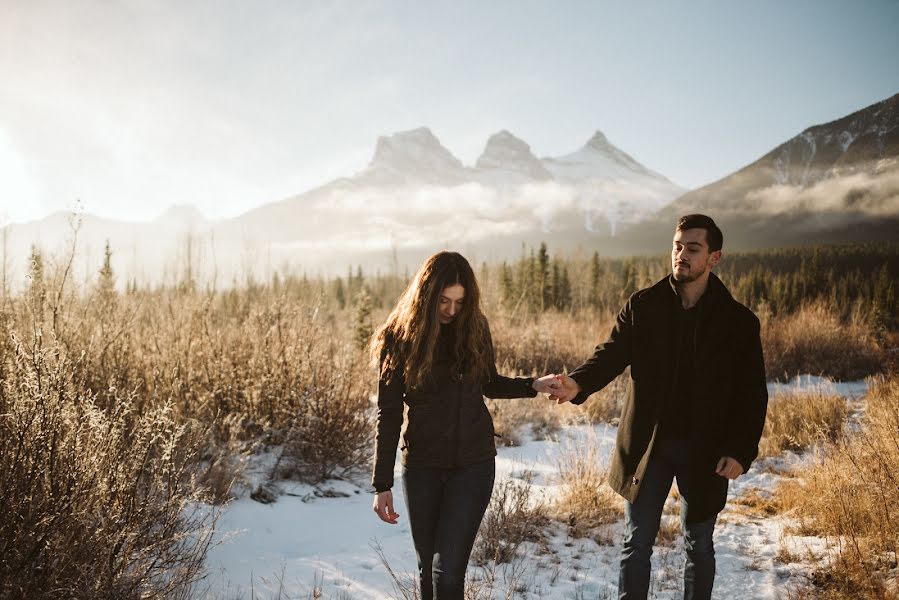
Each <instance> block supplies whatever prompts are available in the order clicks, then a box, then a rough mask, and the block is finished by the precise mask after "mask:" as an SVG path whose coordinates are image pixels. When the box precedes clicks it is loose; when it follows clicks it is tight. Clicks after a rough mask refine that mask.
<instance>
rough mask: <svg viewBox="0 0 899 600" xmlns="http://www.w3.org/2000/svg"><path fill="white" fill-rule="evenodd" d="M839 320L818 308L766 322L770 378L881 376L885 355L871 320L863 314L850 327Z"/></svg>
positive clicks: (833, 310)
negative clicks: (798, 375) (810, 375)
mask: <svg viewBox="0 0 899 600" xmlns="http://www.w3.org/2000/svg"><path fill="white" fill-rule="evenodd" d="M839 315H840V311H839V310H837V309H836V308H834V307H830V306H828V305H827V304H826V303H824V302H815V303H813V304H807V305H803V306H802V307H801V308H800V309H799V310H798V311H797V312H796V313H794V314H792V315H787V316H783V317H778V318H770V319H763V327H762V343H763V346H764V354H765V366H766V369H767V371H768V376H769V377H775V378H782V379H789V378H790V377H792V376H794V375H797V374H804V373H811V374H815V375H818V374H820V375H826V376H828V377H832V378H834V379H838V380H846V379H861V378H863V377H866V376H868V375H872V374H875V373H880V372H882V370H883V365H884V362H885V352H884V350H883V348H882V347H881V345H880V343H879V341H878V336H877V334H876V330H875V327H874V326H872V325H871V319H870V318H869V316H868V315H867V314H866V313H865V312H864V311H863V310H861V309H860V308H859V309H857V310H855V311H854V312H853V313H852V316H850V317H849V319H848V320H847V322H844V321H843V320H842V319H841V318H840V316H839Z"/></svg>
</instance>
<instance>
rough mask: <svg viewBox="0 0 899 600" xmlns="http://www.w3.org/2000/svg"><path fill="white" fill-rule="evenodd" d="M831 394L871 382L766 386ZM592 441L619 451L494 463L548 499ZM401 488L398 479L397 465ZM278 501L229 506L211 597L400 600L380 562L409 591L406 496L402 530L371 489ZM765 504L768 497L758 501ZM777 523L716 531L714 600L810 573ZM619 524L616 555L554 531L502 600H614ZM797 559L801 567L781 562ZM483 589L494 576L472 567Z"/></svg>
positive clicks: (764, 471)
mask: <svg viewBox="0 0 899 600" xmlns="http://www.w3.org/2000/svg"><path fill="white" fill-rule="evenodd" d="M815 386H817V387H824V388H825V389H827V390H828V391H831V392H833V393H837V394H840V395H843V396H846V397H847V398H857V397H859V396H861V395H863V394H864V392H865V390H866V384H865V382H863V381H862V382H848V383H839V384H836V383H832V382H829V381H827V380H824V379H821V378H816V377H808V376H804V377H802V378H797V379H796V380H794V381H791V382H789V383H786V384H770V385H769V392H771V393H772V394H773V393H774V392H777V391H782V390H797V389H798V390H802V389H808V388H809V387H815ZM585 440H588V441H590V442H595V443H596V445H597V446H598V447H599V448H600V449H601V452H602V454H603V457H604V459H605V458H607V456H608V452H609V450H610V448H611V447H612V445H613V444H614V440H615V427H612V426H609V425H596V426H586V425H584V426H571V427H567V428H565V429H564V430H563V431H562V432H561V433H560V435H559V436H558V439H557V440H552V441H546V440H543V441H527V442H525V443H524V444H523V445H522V446H520V447H515V448H501V449H500V450H499V456H498V457H497V483H498V484H499V483H500V482H502V481H503V480H505V479H508V478H513V479H521V478H524V477H526V475H527V474H529V475H530V476H531V477H532V478H533V483H532V493H533V494H534V495H535V496H536V497H537V498H541V497H543V498H546V499H547V500H551V499H552V498H553V497H554V495H555V494H557V493H558V490H559V484H558V482H557V480H556V474H557V467H556V464H557V461H556V457H557V456H558V453H559V452H560V451H562V450H563V449H564V447H565V446H566V444H571V443H575V444H578V443H584V441H585ZM801 460H803V459H802V457H797V456H795V455H789V454H788V455H785V456H781V457H777V458H774V459H766V460H762V461H759V462H757V463H756V464H755V465H754V467H753V468H752V469H751V470H750V472H749V473H748V474H747V475H745V476H743V477H741V478H740V479H739V480H737V481H736V482H735V483H734V484H732V485H731V487H730V497H731V498H733V497H735V496H739V495H741V494H743V493H745V492H747V491H749V490H752V489H753V488H758V489H760V490H769V489H772V486H773V484H774V483H775V482H776V480H777V479H778V478H779V477H780V475H778V474H777V471H778V470H782V469H783V467H784V466H789V465H790V464H791V463H794V462H796V461H801ZM267 466H268V465H267V464H266V461H265V460H262V461H258V462H257V463H256V469H257V471H256V472H250V473H248V476H249V478H250V480H253V479H256V480H260V479H261V478H262V477H263V475H264V472H265V470H266V468H267ZM396 477H397V481H399V477H400V469H399V461H397V472H396ZM279 488H280V491H281V495H280V496H279V497H278V498H277V501H276V502H274V503H271V504H261V503H259V502H256V501H254V500H252V499H250V498H249V497H248V496H247V495H244V496H243V497H241V498H239V499H237V500H234V501H233V502H231V503H230V504H229V505H228V506H227V507H226V508H225V509H224V510H223V511H222V513H221V515H220V518H219V521H218V527H217V528H218V530H219V531H220V532H221V533H220V534H219V536H218V543H217V544H216V546H215V547H214V548H212V550H211V551H210V553H209V557H208V560H207V566H208V569H209V577H208V578H207V579H206V580H205V581H204V582H203V583H202V586H201V587H205V592H204V594H203V596H204V597H206V598H225V599H235V600H236V599H238V598H251V597H252V598H262V599H268V598H318V597H322V598H340V599H343V600H348V599H351V598H353V599H355V598H359V599H381V598H397V597H402V595H401V594H400V592H399V591H397V589H396V588H395V584H394V582H393V579H392V578H391V576H390V575H389V574H388V570H387V568H386V567H385V565H384V564H383V563H382V559H381V557H380V556H379V552H378V551H377V550H376V548H379V549H380V552H381V553H382V554H383V557H384V559H385V560H386V561H387V562H388V563H389V566H390V568H391V569H392V570H393V571H394V572H395V573H397V574H398V576H399V577H400V578H401V579H402V580H404V581H407V582H409V581H411V580H412V577H413V573H414V571H415V554H414V551H413V549H412V539H411V535H410V533H409V524H408V521H407V519H406V518H405V514H404V513H405V509H404V505H403V498H402V486H397V487H396V488H395V489H394V500H395V502H396V505H397V512H399V513H400V514H401V516H400V519H399V523H398V524H397V525H388V524H386V523H383V522H381V521H380V520H379V519H378V518H377V517H376V516H375V514H374V513H373V512H372V509H371V503H372V495H371V493H369V491H368V487H367V485H366V482H365V481H361V480H360V481H358V482H355V483H351V482H346V481H333V482H329V483H328V484H325V485H321V486H318V487H316V488H313V487H311V486H308V485H303V484H299V483H295V482H282V483H280V484H279ZM762 493H764V492H762ZM786 524H787V523H786V522H785V520H784V519H783V518H781V517H770V518H759V517H756V516H747V515H746V514H744V513H743V512H741V510H740V507H739V506H736V505H735V504H734V503H733V502H729V503H728V508H726V509H725V511H724V512H722V514H721V516H720V517H719V521H718V526H717V527H716V530H715V548H716V555H717V559H718V560H717V576H716V580H715V593H714V597H715V598H721V599H730V598H753V599H772V600H773V599H774V598H777V597H778V590H779V589H781V590H782V588H783V586H784V585H785V584H787V583H788V582H790V580H791V579H793V578H795V577H798V576H801V575H802V574H804V573H807V572H808V571H809V570H810V569H811V567H812V566H813V564H812V561H813V560H814V556H819V557H820V556H822V554H823V552H822V550H823V549H824V544H823V541H822V540H819V539H815V538H797V537H793V536H787V535H785V534H784V527H785V525H786ZM621 531H622V523H621V522H619V523H617V524H614V525H612V526H611V527H610V530H609V534H610V538H611V539H612V545H599V544H598V543H597V542H596V541H594V540H593V539H590V538H583V539H576V538H569V537H568V535H567V530H566V528H565V527H564V526H562V525H558V526H555V527H554V528H553V529H552V536H551V538H550V540H549V545H550V547H551V552H549V553H537V552H534V553H530V552H529V553H527V555H526V556H525V557H524V558H523V559H522V560H521V561H518V562H517V563H516V564H515V567H514V568H515V572H514V573H512V572H510V571H509V567H505V568H504V569H503V568H500V569H497V570H496V571H495V572H494V573H493V574H492V575H494V576H495V580H494V585H493V589H494V590H495V597H498V598H504V597H507V590H508V588H509V587H510V586H514V589H515V590H516V592H515V593H514V597H516V598H573V599H582V598H583V599H586V598H613V597H615V591H616V586H617V568H618V567H617V561H618V547H617V544H618V543H619V541H620V534H621ZM787 554H792V555H793V556H796V557H800V560H798V561H797V562H791V561H789V560H785V559H784V556H785V555H787ZM682 565H683V550H682V548H681V545H680V543H679V542H676V543H675V544H674V545H672V546H668V547H664V546H663V547H657V548H656V552H655V553H654V555H653V590H652V594H651V597H654V598H657V599H660V600H661V599H674V598H680V597H681V594H682V591H681V590H682V587H681V569H682ZM469 574H470V575H472V576H474V577H477V578H481V579H483V578H485V577H489V576H490V575H491V573H489V572H487V571H484V570H483V569H481V568H478V567H474V566H472V567H470V568H469Z"/></svg>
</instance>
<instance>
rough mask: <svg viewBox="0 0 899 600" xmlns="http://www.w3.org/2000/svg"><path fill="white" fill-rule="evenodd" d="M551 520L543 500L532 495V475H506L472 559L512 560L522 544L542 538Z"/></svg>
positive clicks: (482, 562)
mask: <svg viewBox="0 0 899 600" xmlns="http://www.w3.org/2000/svg"><path fill="white" fill-rule="evenodd" d="M548 523H549V518H548V516H547V509H546V506H545V504H544V503H543V502H542V501H538V500H536V499H534V498H533V497H532V488H531V478H530V476H527V477H525V478H524V480H522V481H516V480H513V479H507V480H505V481H503V482H501V483H499V484H498V485H497V486H496V487H495V488H494V490H493V496H492V497H491V498H490V506H489V507H488V508H487V513H486V514H485V515H484V520H483V521H482V522H481V528H480V530H478V537H477V539H476V540H475V544H474V549H473V551H472V555H471V560H472V562H473V563H474V564H477V565H482V566H483V565H486V564H487V563H492V564H493V565H497V564H505V563H511V562H513V561H515V559H516V558H518V557H519V551H520V548H521V546H522V544H524V543H526V542H532V543H536V542H540V541H541V540H543V538H544V537H545V533H544V530H545V529H546V526H547V524H548Z"/></svg>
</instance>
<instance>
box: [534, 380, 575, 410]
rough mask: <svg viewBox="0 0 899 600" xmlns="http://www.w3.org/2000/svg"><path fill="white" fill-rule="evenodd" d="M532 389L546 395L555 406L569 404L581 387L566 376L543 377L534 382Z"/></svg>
mask: <svg viewBox="0 0 899 600" xmlns="http://www.w3.org/2000/svg"><path fill="white" fill-rule="evenodd" d="M534 389H535V390H537V391H538V392H542V393H544V394H548V395H549V399H550V400H555V401H556V403H557V404H564V403H565V402H571V401H572V400H574V398H575V396H577V395H578V394H579V393H580V392H581V386H579V385H578V384H577V382H576V381H575V380H574V379H572V378H571V377H569V376H568V375H544V376H543V377H541V378H540V379H537V380H536V381H534Z"/></svg>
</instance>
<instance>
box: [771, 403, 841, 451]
mask: <svg viewBox="0 0 899 600" xmlns="http://www.w3.org/2000/svg"><path fill="white" fill-rule="evenodd" d="M848 410H849V409H848V406H847V403H846V399H845V398H842V397H840V396H835V395H831V394H827V393H825V392H824V391H823V390H820V389H817V390H815V389H813V390H809V391H802V392H789V393H779V394H777V395H775V396H774V398H772V399H771V401H770V402H769V403H768V415H767V417H766V420H765V429H764V432H763V433H762V440H761V442H760V443H759V456H761V457H766V456H776V455H778V454H780V453H781V452H783V451H784V450H792V451H794V452H802V451H803V450H805V449H806V448H808V447H809V446H811V445H812V444H814V443H815V442H818V441H830V442H833V441H836V440H837V439H839V437H840V436H841V435H842V432H843V427H844V425H845V423H846V415H847V413H848Z"/></svg>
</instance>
